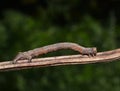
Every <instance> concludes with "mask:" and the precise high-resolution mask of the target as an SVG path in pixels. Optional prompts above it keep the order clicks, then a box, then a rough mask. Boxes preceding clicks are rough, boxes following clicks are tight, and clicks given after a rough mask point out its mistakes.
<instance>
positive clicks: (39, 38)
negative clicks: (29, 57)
mask: <svg viewBox="0 0 120 91" xmlns="http://www.w3.org/2000/svg"><path fill="white" fill-rule="evenodd" d="M5 1H8V0H5ZM18 1H19V3H18ZM18 1H14V2H12V1H11V2H10V7H11V8H7V9H6V8H5V7H4V8H1V9H2V10H4V11H2V10H1V13H0V15H1V17H2V18H1V19H0V58H1V59H0V60H1V61H2V60H12V59H13V58H14V56H15V55H16V54H17V53H18V52H19V51H27V50H29V49H34V48H36V47H41V46H45V45H48V44H53V43H57V42H65V41H68V42H75V43H78V44H80V45H83V46H86V47H89V46H91V47H92V46H96V47H97V48H98V51H105V50H112V49H115V48H119V46H120V43H119V40H120V36H119V35H120V31H119V30H120V27H119V23H120V22H119V21H118V20H119V19H120V16H118V15H119V13H118V12H117V11H118V9H119V8H115V7H114V6H113V7H111V3H113V1H112V0H109V1H104V2H103V1H99V0H90V1H88V2H86V0H50V1H49V0H18ZM14 3H16V4H14ZM114 3H116V2H114ZM114 3H113V4H114ZM1 4H2V2H1ZM5 5H6V7H8V6H9V5H8V6H7V4H5ZM15 5H18V6H19V5H20V7H19V8H17V7H16V6H15ZM105 5H107V6H108V8H105ZM115 5H116V6H117V3H116V4H115ZM25 6H26V7H25ZM22 7H25V8H22ZM69 54H78V53H77V52H74V51H72V50H61V51H57V52H53V53H48V54H46V55H42V56H40V57H47V56H58V55H69ZM8 90H9V91H37V90H40V91H101V90H102V91H119V90H120V63H119V62H112V63H101V64H87V65H72V66H58V67H47V68H38V69H37V68H36V69H29V70H21V71H11V72H1V73H0V91H8Z"/></svg>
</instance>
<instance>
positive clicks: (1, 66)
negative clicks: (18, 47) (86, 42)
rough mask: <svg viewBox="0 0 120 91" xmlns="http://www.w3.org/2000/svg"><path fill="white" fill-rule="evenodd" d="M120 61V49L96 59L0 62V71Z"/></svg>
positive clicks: (62, 57) (72, 56)
mask: <svg viewBox="0 0 120 91" xmlns="http://www.w3.org/2000/svg"><path fill="white" fill-rule="evenodd" d="M117 59H120V49H116V50H112V51H106V52H99V53H97V55H96V56H94V57H88V56H86V55H84V56H82V55H68V56H59V57H47V58H37V59H33V60H32V62H31V63H28V62H27V60H20V61H18V62H17V63H16V64H12V62H11V61H7V62H0V71H9V70H21V69H28V68H35V67H47V66H59V65H73V64H89V63H98V62H110V61H113V60H117Z"/></svg>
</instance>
